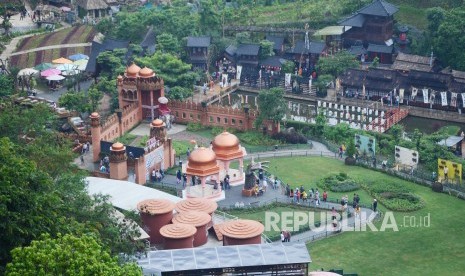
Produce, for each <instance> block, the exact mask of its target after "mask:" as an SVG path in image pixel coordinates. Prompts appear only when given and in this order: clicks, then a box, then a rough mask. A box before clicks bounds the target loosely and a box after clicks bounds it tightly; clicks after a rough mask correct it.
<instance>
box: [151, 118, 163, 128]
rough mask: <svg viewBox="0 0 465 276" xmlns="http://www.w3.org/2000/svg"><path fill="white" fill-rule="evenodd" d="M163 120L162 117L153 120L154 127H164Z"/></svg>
mask: <svg viewBox="0 0 465 276" xmlns="http://www.w3.org/2000/svg"><path fill="white" fill-rule="evenodd" d="M163 124H164V123H163V121H162V120H160V119H155V120H153V121H152V126H153V127H162V126H163Z"/></svg>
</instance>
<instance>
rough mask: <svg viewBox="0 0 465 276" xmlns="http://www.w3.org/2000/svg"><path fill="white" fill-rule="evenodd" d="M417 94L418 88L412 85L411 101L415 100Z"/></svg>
mask: <svg viewBox="0 0 465 276" xmlns="http://www.w3.org/2000/svg"><path fill="white" fill-rule="evenodd" d="M417 94H418V88H415V87H412V101H415V98H416V97H417Z"/></svg>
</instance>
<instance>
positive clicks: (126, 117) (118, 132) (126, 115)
mask: <svg viewBox="0 0 465 276" xmlns="http://www.w3.org/2000/svg"><path fill="white" fill-rule="evenodd" d="M138 111H139V109H138V105H137V103H134V104H130V105H128V106H126V107H125V108H123V110H122V112H121V124H120V123H119V119H118V114H117V113H113V114H112V115H110V116H109V117H108V118H107V119H106V120H105V121H104V122H102V126H101V132H100V135H101V138H102V139H103V140H104V141H112V140H114V139H115V138H118V137H120V136H122V135H123V134H124V133H125V132H126V131H128V130H130V129H131V128H133V127H134V126H136V125H137V124H138V123H139V122H140V121H141V118H139V117H138V115H139V114H138Z"/></svg>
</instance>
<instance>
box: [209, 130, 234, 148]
mask: <svg viewBox="0 0 465 276" xmlns="http://www.w3.org/2000/svg"><path fill="white" fill-rule="evenodd" d="M238 145H239V139H238V138H237V136H236V135H234V134H231V133H229V132H227V131H223V133H221V134H218V135H217V136H216V137H215V139H214V140H213V146H217V147H221V148H229V147H235V146H238Z"/></svg>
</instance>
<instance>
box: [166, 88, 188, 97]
mask: <svg viewBox="0 0 465 276" xmlns="http://www.w3.org/2000/svg"><path fill="white" fill-rule="evenodd" d="M192 94H193V91H192V89H187V88H184V87H181V86H175V87H172V88H171V89H170V92H169V93H168V94H167V96H168V97H169V98H170V99H171V100H183V99H187V98H189V97H191V96H192Z"/></svg>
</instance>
